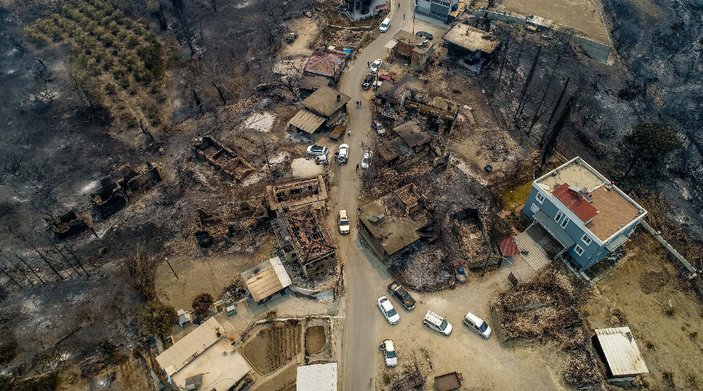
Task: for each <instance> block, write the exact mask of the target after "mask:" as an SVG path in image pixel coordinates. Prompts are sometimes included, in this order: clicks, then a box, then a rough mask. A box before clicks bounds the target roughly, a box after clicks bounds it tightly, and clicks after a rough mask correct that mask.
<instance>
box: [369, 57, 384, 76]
mask: <svg viewBox="0 0 703 391" xmlns="http://www.w3.org/2000/svg"><path fill="white" fill-rule="evenodd" d="M381 65H383V60H381V59H380V58H377V59H375V60H373V62H372V63H371V65H369V69H371V73H372V74H376V73H378V71H379V70H380V69H381Z"/></svg>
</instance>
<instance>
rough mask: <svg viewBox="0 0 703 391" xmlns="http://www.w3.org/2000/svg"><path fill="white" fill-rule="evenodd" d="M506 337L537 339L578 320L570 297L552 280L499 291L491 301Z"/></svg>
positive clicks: (508, 338)
mask: <svg viewBox="0 0 703 391" xmlns="http://www.w3.org/2000/svg"><path fill="white" fill-rule="evenodd" d="M493 306H494V308H495V311H496V312H497V313H498V316H499V317H500V320H501V322H500V324H501V328H502V330H503V335H504V337H505V339H506V340H508V341H509V340H514V339H520V338H526V339H540V338H543V337H547V336H554V335H556V334H557V333H559V332H560V330H562V329H567V328H571V327H576V326H579V325H581V324H582V320H581V317H580V315H579V313H578V312H577V311H576V309H575V308H574V306H573V299H572V298H571V296H569V295H568V293H567V292H566V290H565V289H564V288H563V287H561V286H560V285H557V284H555V283H554V282H552V281H544V282H543V281H532V282H528V283H525V284H523V285H520V286H518V287H517V288H516V289H514V290H511V291H508V292H505V293H503V294H501V295H500V296H499V298H498V300H497V301H496V302H495V303H494V304H493Z"/></svg>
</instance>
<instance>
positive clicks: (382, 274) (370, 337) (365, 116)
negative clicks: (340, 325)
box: [329, 0, 412, 390]
mask: <svg viewBox="0 0 703 391" xmlns="http://www.w3.org/2000/svg"><path fill="white" fill-rule="evenodd" d="M397 4H398V3H397V2H395V1H393V2H392V4H391V8H392V9H393V13H394V14H393V15H392V24H391V29H390V30H389V31H388V32H386V33H384V34H381V35H380V36H379V37H378V38H377V39H376V40H375V41H373V42H372V43H371V44H369V45H368V46H367V47H366V48H365V49H364V50H363V51H361V52H360V53H359V54H358V56H357V58H356V60H355V61H354V62H353V63H352V64H351V65H350V66H349V69H348V70H347V71H346V72H345V73H344V75H343V77H342V81H341V84H340V86H341V88H340V89H341V91H342V92H343V93H345V94H347V95H349V96H350V97H351V100H350V103H349V105H348V106H347V107H348V110H347V111H348V113H349V125H348V126H349V129H350V130H351V136H349V137H347V139H346V140H345V142H346V143H347V144H349V145H350V146H351V148H350V156H349V164H347V165H346V166H342V167H340V168H339V172H338V174H337V175H338V178H339V180H338V186H337V188H336V189H335V190H334V191H335V193H336V194H337V197H336V201H337V205H336V209H346V210H347V211H349V213H350V214H351V215H352V216H354V214H355V211H356V210H357V199H358V197H359V189H360V186H361V180H360V178H359V175H358V173H357V172H356V171H355V166H356V163H358V162H359V161H361V156H362V153H363V151H362V148H361V144H362V143H364V144H369V140H370V137H369V131H370V129H371V113H370V110H369V99H370V97H371V94H372V92H368V91H362V90H361V88H360V85H361V80H362V79H363V77H364V75H366V73H367V72H368V69H367V66H366V63H367V62H369V61H373V60H375V59H377V58H385V55H386V49H385V45H386V44H387V43H388V41H390V40H391V39H392V38H393V35H395V34H396V33H397V32H398V31H400V30H401V28H402V27H403V24H407V25H408V26H407V27H406V29H407V30H411V29H412V27H411V26H410V23H411V18H407V19H406V20H405V21H403V13H406V14H407V15H408V16H409V15H411V14H412V10H411V2H410V1H409V0H404V1H402V2H401V6H400V8H399V9H398V8H396V7H397ZM357 100H362V101H363V105H362V107H361V108H356V107H355V106H354V102H356V101H357ZM330 207H331V208H332V207H335V206H333V205H330ZM335 214H336V213H330V221H329V224H330V226H332V227H334V226H336V221H335V220H334V219H335V217H334V215H335ZM356 224H357V222H356V221H355V219H354V218H353V217H352V234H351V235H348V236H347V237H345V238H342V239H341V240H340V241H339V254H340V257H341V258H342V260H343V262H344V268H345V273H346V289H347V294H346V303H345V304H346V314H345V316H346V323H345V327H344V343H343V346H344V351H343V352H342V366H341V374H340V379H341V380H342V381H341V383H342V389H343V390H369V389H373V388H374V385H373V381H374V380H373V379H375V378H376V373H375V366H374V361H373V360H372V359H371V357H374V356H375V355H376V353H377V352H376V340H378V326H379V323H380V321H381V318H380V317H379V316H378V314H377V313H375V311H376V309H375V307H374V306H375V301H376V299H377V298H378V297H379V296H381V295H383V293H384V289H383V287H384V282H385V281H387V280H389V276H388V272H387V271H386V270H385V268H384V267H383V265H381V264H380V263H379V262H378V260H376V259H375V258H374V257H373V256H372V255H371V254H370V253H368V251H367V250H366V249H364V248H363V247H362V245H361V244H360V242H359V240H360V238H359V237H358V236H357V231H356V227H355V225H356Z"/></svg>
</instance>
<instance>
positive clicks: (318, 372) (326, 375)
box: [296, 362, 337, 391]
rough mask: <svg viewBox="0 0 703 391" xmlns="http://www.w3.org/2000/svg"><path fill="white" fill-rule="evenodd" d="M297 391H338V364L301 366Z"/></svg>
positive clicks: (297, 379) (297, 380)
mask: <svg viewBox="0 0 703 391" xmlns="http://www.w3.org/2000/svg"><path fill="white" fill-rule="evenodd" d="M297 371H298V373H297V378H296V391H337V363H336V362H331V363H327V364H313V365H303V366H299V367H298V369H297Z"/></svg>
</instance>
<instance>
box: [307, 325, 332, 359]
mask: <svg viewBox="0 0 703 391" xmlns="http://www.w3.org/2000/svg"><path fill="white" fill-rule="evenodd" d="M326 343H327V339H326V338H325V326H313V327H310V328H308V329H307V330H306V331H305V352H306V353H307V354H316V353H319V352H320V351H322V348H324V347H325V344H326Z"/></svg>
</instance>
